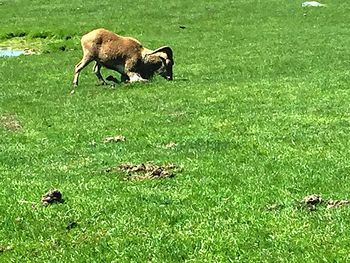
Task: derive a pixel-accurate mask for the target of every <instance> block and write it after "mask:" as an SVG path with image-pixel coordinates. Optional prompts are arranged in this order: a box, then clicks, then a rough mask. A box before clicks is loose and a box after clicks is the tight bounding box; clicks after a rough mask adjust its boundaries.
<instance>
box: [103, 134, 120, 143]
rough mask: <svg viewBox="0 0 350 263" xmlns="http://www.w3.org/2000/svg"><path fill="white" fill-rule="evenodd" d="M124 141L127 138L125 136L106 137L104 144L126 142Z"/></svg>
mask: <svg viewBox="0 0 350 263" xmlns="http://www.w3.org/2000/svg"><path fill="white" fill-rule="evenodd" d="M124 141H125V136H123V135H116V136H111V137H106V138H105V139H104V140H103V142H104V143H111V142H124Z"/></svg>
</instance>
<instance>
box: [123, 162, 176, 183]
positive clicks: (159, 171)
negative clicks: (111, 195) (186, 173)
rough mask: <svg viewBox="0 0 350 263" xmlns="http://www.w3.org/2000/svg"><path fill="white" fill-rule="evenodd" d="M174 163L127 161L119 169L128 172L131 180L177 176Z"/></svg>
mask: <svg viewBox="0 0 350 263" xmlns="http://www.w3.org/2000/svg"><path fill="white" fill-rule="evenodd" d="M175 169H176V166H175V165H174V164H166V165H155V164H152V163H146V164H144V163H141V164H132V163H125V164H121V165H119V166H118V170H119V171H122V172H124V173H126V174H127V175H128V177H127V179H129V180H145V179H161V178H171V177H174V176H175Z"/></svg>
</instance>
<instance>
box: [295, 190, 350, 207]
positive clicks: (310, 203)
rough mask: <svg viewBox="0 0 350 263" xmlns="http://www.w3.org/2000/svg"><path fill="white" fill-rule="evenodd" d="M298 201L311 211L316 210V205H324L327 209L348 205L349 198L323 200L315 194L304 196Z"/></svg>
mask: <svg viewBox="0 0 350 263" xmlns="http://www.w3.org/2000/svg"><path fill="white" fill-rule="evenodd" d="M300 203H301V204H302V205H304V206H305V207H307V208H309V209H310V210H311V211H314V210H316V206H318V205H324V206H326V208H328V209H330V208H339V207H342V206H346V205H350V201H349V200H332V199H329V200H323V199H322V198H321V196H319V195H316V194H312V195H308V196H305V197H304V198H303V200H302V201H301V202H300Z"/></svg>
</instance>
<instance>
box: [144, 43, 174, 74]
mask: <svg viewBox="0 0 350 263" xmlns="http://www.w3.org/2000/svg"><path fill="white" fill-rule="evenodd" d="M147 61H148V62H149V64H151V65H152V67H153V72H154V73H156V74H159V75H160V76H162V77H163V78H165V79H166V80H173V65H174V59H173V51H172V50H171V48H170V47H167V46H165V47H160V48H158V49H156V50H154V51H152V52H151V53H149V54H147Z"/></svg>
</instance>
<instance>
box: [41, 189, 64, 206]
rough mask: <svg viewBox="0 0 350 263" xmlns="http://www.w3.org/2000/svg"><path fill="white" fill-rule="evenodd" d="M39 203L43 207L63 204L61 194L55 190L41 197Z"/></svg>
mask: <svg viewBox="0 0 350 263" xmlns="http://www.w3.org/2000/svg"><path fill="white" fill-rule="evenodd" d="M41 202H42V204H43V205H50V204H53V203H63V199H62V194H61V192H60V191H58V190H57V189H53V190H50V191H48V192H47V193H46V194H44V195H43V197H42V198H41Z"/></svg>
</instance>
